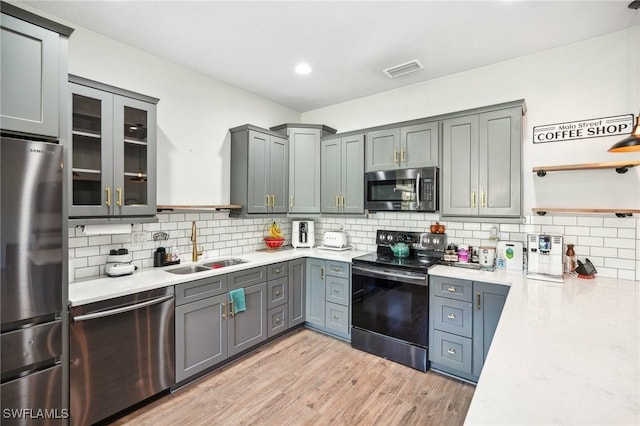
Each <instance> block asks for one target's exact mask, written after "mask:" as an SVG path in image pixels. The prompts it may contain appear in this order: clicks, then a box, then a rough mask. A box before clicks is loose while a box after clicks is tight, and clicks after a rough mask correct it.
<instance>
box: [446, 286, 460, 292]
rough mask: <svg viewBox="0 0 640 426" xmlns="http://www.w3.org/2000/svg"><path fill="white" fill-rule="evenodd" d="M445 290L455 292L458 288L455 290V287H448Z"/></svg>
mask: <svg viewBox="0 0 640 426" xmlns="http://www.w3.org/2000/svg"><path fill="white" fill-rule="evenodd" d="M447 291H450V292H451V293H457V292H458V290H456V288H455V287H449V288H448V289H447Z"/></svg>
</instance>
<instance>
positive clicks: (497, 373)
mask: <svg viewBox="0 0 640 426" xmlns="http://www.w3.org/2000/svg"><path fill="white" fill-rule="evenodd" d="M365 253H367V252H365V251H355V250H350V251H345V252H333V251H326V250H321V249H317V248H313V249H293V250H285V251H281V252H268V253H267V252H255V253H250V254H243V255H240V256H225V257H220V258H215V259H205V260H201V261H199V262H198V263H203V262H206V261H211V260H218V259H223V258H229V257H239V258H242V259H245V260H248V261H249V263H244V264H240V265H235V266H229V267H225V268H221V269H215V270H212V271H206V272H199V273H195V274H189V275H174V274H171V273H168V272H166V271H165V270H164V269H170V268H174V267H177V266H170V267H165V268H153V269H148V270H143V271H141V272H136V273H134V274H133V275H129V276H125V277H118V278H109V277H104V278H99V279H93V280H87V281H79V282H75V283H72V284H70V285H69V300H70V303H71V304H72V306H77V305H82V304H86V303H91V302H95V301H99V300H104V299H108V298H111V297H118V296H122V295H126V294H131V293H136V292H138V291H144V290H149V289H153V288H159V287H164V286H168V285H175V284H180V283H183V282H187V281H192V280H195V279H201V278H206V277H209V276H215V275H219V274H227V273H231V272H235V271H239V270H243V269H248V268H252V267H257V266H263V265H268V264H272V263H277V262H284V261H288V260H293V259H298V258H303V257H314V258H320V259H326V260H337V261H342V262H351V259H352V258H353V257H355V256H360V255H363V254H365ZM188 264H190V263H189V262H187V263H182V264H181V265H180V266H185V265H188ZM429 274H430V275H438V276H445V277H452V278H461V279H466V280H475V281H482V282H489V283H495V284H503V285H509V286H510V287H511V289H510V291H509V295H508V296H507V300H506V303H505V306H504V309H503V311H502V316H501V318H500V322H499V323H498V328H497V329H496V333H495V336H494V338H493V342H492V344H491V348H490V350H489V353H488V355H487V359H486V361H485V364H484V367H483V370H482V374H481V376H480V380H479V381H478V385H477V387H476V390H475V393H474V396H473V399H472V401H471V406H470V407H469V411H468V413H467V417H466V420H465V424H466V425H614V424H620V425H640V282H638V281H626V280H616V279H611V278H596V279H593V280H583V279H579V278H576V277H566V278H565V282H564V283H563V284H560V283H553V282H546V281H538V280H531V279H527V278H526V277H525V276H524V275H523V274H522V273H520V272H513V271H496V272H485V271H477V270H469V269H463V268H455V267H449V266H441V265H437V266H434V267H432V268H431V269H430V270H429Z"/></svg>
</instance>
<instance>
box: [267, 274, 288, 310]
mask: <svg viewBox="0 0 640 426" xmlns="http://www.w3.org/2000/svg"><path fill="white" fill-rule="evenodd" d="M286 303H289V280H288V278H287V277H282V278H278V279H275V280H270V281H269V282H268V283H267V309H271V308H275V307H276V306H280V305H283V304H286Z"/></svg>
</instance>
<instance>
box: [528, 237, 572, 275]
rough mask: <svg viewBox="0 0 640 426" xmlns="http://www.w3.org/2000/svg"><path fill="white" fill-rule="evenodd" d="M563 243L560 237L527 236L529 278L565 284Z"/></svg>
mask: <svg viewBox="0 0 640 426" xmlns="http://www.w3.org/2000/svg"><path fill="white" fill-rule="evenodd" d="M562 242H563V238H562V236H560V235H547V234H529V235H527V258H528V263H527V265H528V270H527V278H532V279H537V280H543V281H554V282H560V283H561V282H564V280H563V278H562V253H563V251H562V248H563V246H562Z"/></svg>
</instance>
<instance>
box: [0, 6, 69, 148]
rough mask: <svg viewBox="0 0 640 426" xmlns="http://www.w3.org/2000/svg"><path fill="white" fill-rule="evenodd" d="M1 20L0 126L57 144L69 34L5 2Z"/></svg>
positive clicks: (49, 22)
mask: <svg viewBox="0 0 640 426" xmlns="http://www.w3.org/2000/svg"><path fill="white" fill-rule="evenodd" d="M0 19H1V20H0V31H1V36H0V75H2V78H1V79H0V103H1V105H0V127H1V128H2V131H3V132H5V131H6V132H11V133H19V134H28V135H38V136H45V137H49V138H54V139H57V138H58V137H60V136H61V134H60V116H59V111H60V110H61V104H62V103H63V102H65V99H64V96H63V97H62V98H61V92H62V90H63V89H62V88H63V87H65V86H66V78H67V76H66V69H67V48H68V37H69V36H70V35H71V33H72V32H73V29H71V28H69V27H66V26H64V25H61V24H58V23H56V22H52V21H49V20H47V19H44V18H42V17H40V16H37V15H34V14H31V13H29V12H27V11H25V10H23V9H20V8H17V7H15V6H13V5H11V4H8V3H4V2H3V3H2V16H1V18H0Z"/></svg>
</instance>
